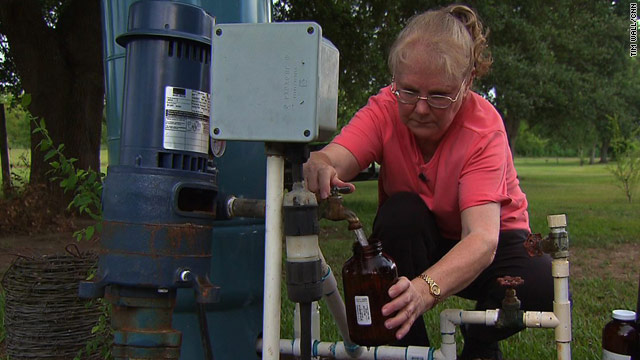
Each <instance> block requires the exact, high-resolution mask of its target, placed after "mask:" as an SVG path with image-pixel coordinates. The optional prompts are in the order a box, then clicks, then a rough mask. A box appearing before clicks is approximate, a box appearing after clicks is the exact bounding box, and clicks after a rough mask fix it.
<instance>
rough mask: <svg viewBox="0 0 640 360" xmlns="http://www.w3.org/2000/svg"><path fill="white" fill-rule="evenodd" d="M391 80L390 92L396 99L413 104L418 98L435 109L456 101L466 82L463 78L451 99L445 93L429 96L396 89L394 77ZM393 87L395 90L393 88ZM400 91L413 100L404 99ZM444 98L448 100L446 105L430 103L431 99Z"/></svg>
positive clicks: (443, 107)
mask: <svg viewBox="0 0 640 360" xmlns="http://www.w3.org/2000/svg"><path fill="white" fill-rule="evenodd" d="M392 81H393V85H392V90H391V92H392V93H393V94H394V95H395V96H396V98H397V99H398V101H399V102H400V103H402V104H407V105H415V104H417V103H418V101H420V100H426V101H427V104H429V106H431V107H433V108H436V109H446V108H448V107H449V106H451V105H452V104H453V103H454V102H456V101H458V98H459V97H460V93H462V88H464V85H465V83H466V82H467V79H466V78H465V79H464V80H462V84H460V89H458V94H457V95H456V97H455V99H452V98H451V97H450V96H446V95H431V96H420V95H418V94H416V93H414V92H413V91H409V90H398V88H397V87H396V81H395V79H393V80H392ZM393 89H395V90H393ZM400 92H402V93H403V94H406V95H410V96H413V97H415V101H406V100H403V99H401V98H400ZM434 98H435V99H443V100H444V99H446V100H449V104H448V105H446V106H440V105H434V104H432V103H431V101H429V100H432V99H434Z"/></svg>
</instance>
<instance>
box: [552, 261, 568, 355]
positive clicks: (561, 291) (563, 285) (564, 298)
mask: <svg viewBox="0 0 640 360" xmlns="http://www.w3.org/2000/svg"><path fill="white" fill-rule="evenodd" d="M551 273H552V275H553V285H554V299H553V312H554V314H555V315H556V316H557V317H558V320H559V322H560V324H559V325H558V326H557V327H556V331H555V337H556V349H557V352H558V360H569V359H571V302H570V301H569V260H567V258H558V259H553V261H552V262H551Z"/></svg>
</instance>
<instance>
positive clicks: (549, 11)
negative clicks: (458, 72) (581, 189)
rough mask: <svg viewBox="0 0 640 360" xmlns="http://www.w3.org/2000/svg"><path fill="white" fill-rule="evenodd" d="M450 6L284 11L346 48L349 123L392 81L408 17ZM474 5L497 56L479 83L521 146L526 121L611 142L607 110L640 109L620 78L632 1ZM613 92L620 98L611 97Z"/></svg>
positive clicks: (293, 5)
mask: <svg viewBox="0 0 640 360" xmlns="http://www.w3.org/2000/svg"><path fill="white" fill-rule="evenodd" d="M448 3H450V2H449V1H425V0H422V1H409V0H396V1H387V0H368V1H367V0H351V1H335V0H333V1H320V0H304V1H303V0H282V1H280V2H279V3H278V4H277V5H276V8H275V10H276V11H275V14H276V18H277V19H280V20H315V21H317V22H318V23H320V24H321V25H322V26H323V29H324V35H325V36H326V37H328V38H329V39H330V40H331V41H333V42H334V43H335V44H336V46H337V47H338V49H339V50H340V61H341V63H340V67H341V74H340V90H341V93H340V112H339V116H340V122H341V124H344V123H345V122H346V121H348V120H349V118H350V117H351V116H352V115H353V113H354V112H355V111H356V110H357V109H358V108H359V107H361V106H362V105H364V104H365V101H366V98H367V97H368V96H370V95H372V94H374V93H375V92H376V91H377V90H378V89H379V88H380V87H382V86H384V85H386V84H388V83H389V80H390V79H389V76H390V75H389V73H388V70H387V69H386V55H387V53H388V49H389V47H390V45H391V43H392V42H393V40H394V38H395V36H396V34H397V33H398V32H399V31H400V29H401V28H402V27H403V26H404V24H406V22H407V20H408V19H409V18H410V17H411V16H412V15H414V14H417V13H420V12H422V11H424V10H426V9H430V8H437V7H440V6H444V5H447V4H448ZM469 3H470V5H471V6H472V7H474V8H475V9H477V10H478V13H479V14H480V16H481V18H482V20H483V22H484V24H485V25H486V26H487V27H488V28H489V29H490V33H491V34H490V36H489V46H490V50H491V51H492V53H493V58H494V64H493V66H492V69H491V72H490V73H489V74H488V76H486V77H485V78H482V79H478V80H476V81H475V82H474V86H475V88H476V89H477V90H478V91H479V92H481V93H483V94H485V95H488V94H490V93H495V96H494V97H493V99H492V101H493V102H494V105H495V106H496V108H497V109H498V111H499V112H500V113H501V115H502V117H503V120H504V122H505V128H506V129H507V134H508V136H509V141H510V143H511V145H512V147H513V146H514V144H515V141H516V136H517V134H518V129H519V127H520V124H521V122H523V121H525V122H527V123H528V124H529V127H530V128H531V129H532V131H536V132H538V133H539V134H541V135H544V136H548V137H550V138H551V139H552V140H553V141H555V142H556V143H562V144H563V146H571V147H574V148H581V147H582V148H584V149H587V148H590V147H591V146H592V144H594V143H595V142H596V141H603V140H604V139H608V138H609V136H608V135H607V134H606V133H605V128H603V127H602V121H604V120H603V119H605V116H604V115H605V114H611V113H612V112H611V110H612V109H614V108H616V107H626V108H627V109H637V107H638V105H637V104H638V103H640V99H638V98H637V95H632V94H631V92H630V91H628V89H629V88H628V87H627V88H624V89H621V88H620V86H619V84H618V83H616V82H615V81H616V80H612V79H613V78H614V77H616V74H620V73H621V72H624V71H626V70H625V66H626V65H625V58H628V54H626V55H625V53H624V48H625V41H626V40H625V39H628V33H626V31H627V30H628V19H627V20H625V16H626V17H627V18H628V8H629V6H628V2H627V3H624V2H622V3H621V2H616V1H614V2H610V1H595V2H584V1H580V0H559V1H556V2H554V3H549V2H548V1H544V0H529V1H513V2H508V1H495V0H489V1H484V0H483V1H478V0H470V1H469ZM625 6H626V10H625ZM636 83H637V81H636ZM616 87H617V89H616ZM636 87H637V86H636ZM614 90H615V91H614ZM614 93H615V94H620V93H624V94H625V96H617V95H612V94H614ZM616 96H617V97H616ZM612 97H614V98H615V100H614V101H609V100H610V99H611V98H612ZM617 99H621V101H620V102H618V101H617ZM622 101H624V102H622ZM625 111H627V110H625ZM628 111H629V112H630V111H632V110H628ZM633 111H635V110H633Z"/></svg>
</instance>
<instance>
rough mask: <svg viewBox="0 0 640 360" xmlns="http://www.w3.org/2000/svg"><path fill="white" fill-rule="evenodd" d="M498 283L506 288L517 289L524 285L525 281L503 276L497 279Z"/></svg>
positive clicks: (515, 277) (516, 277)
mask: <svg viewBox="0 0 640 360" xmlns="http://www.w3.org/2000/svg"><path fill="white" fill-rule="evenodd" d="M496 281H498V284H500V286H502V287H505V288H516V287H518V286H520V285H522V284H524V280H523V279H522V278H521V277H520V276H503V277H499V278H497V279H496Z"/></svg>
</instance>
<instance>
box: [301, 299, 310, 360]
mask: <svg viewBox="0 0 640 360" xmlns="http://www.w3.org/2000/svg"><path fill="white" fill-rule="evenodd" d="M311 341H312V340H311V303H300V358H301V359H302V360H311Z"/></svg>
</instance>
